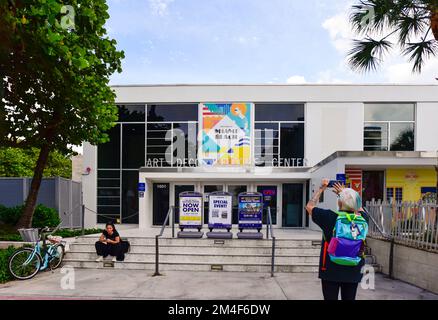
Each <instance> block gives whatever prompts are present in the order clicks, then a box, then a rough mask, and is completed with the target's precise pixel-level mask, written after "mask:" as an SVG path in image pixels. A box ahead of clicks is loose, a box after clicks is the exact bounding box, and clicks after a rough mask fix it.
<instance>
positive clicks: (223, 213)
mask: <svg viewBox="0 0 438 320" xmlns="http://www.w3.org/2000/svg"><path fill="white" fill-rule="evenodd" d="M232 201H233V197H232V195H231V194H230V193H226V192H213V193H211V194H210V196H209V212H208V227H209V228H212V229H231V227H232V225H231V216H232V213H233V207H232Z"/></svg>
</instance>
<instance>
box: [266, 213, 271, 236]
mask: <svg viewBox="0 0 438 320" xmlns="http://www.w3.org/2000/svg"><path fill="white" fill-rule="evenodd" d="M269 211H270V210H269V207H268V209H267V212H266V213H267V215H266V220H267V221H266V222H267V223H266V239H269V227H270V224H271V217H270V214H269V213H270V212H269Z"/></svg>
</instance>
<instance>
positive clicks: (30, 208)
mask: <svg viewBox="0 0 438 320" xmlns="http://www.w3.org/2000/svg"><path fill="white" fill-rule="evenodd" d="M49 153H50V149H49V145H48V144H45V145H44V146H43V147H42V148H41V150H40V154H39V156H38V160H37V163H36V167H35V170H34V173H33V178H32V183H31V185H30V190H29V194H28V195H27V199H26V204H25V206H24V209H23V213H22V214H21V217H20V220H18V222H17V225H16V229H20V228H31V227H32V218H33V213H34V211H35V207H36V201H37V197H38V191H39V189H40V186H41V180H42V178H43V172H44V169H45V167H46V165H47V161H48V158H49Z"/></svg>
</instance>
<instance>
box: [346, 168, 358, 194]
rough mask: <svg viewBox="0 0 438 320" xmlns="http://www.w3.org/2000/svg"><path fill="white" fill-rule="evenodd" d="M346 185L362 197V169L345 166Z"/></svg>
mask: <svg viewBox="0 0 438 320" xmlns="http://www.w3.org/2000/svg"><path fill="white" fill-rule="evenodd" d="M345 176H346V186H347V187H349V188H352V189H353V190H356V192H357V193H359V195H360V196H361V197H362V169H352V168H345Z"/></svg>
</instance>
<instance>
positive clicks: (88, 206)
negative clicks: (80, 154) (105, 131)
mask: <svg viewBox="0 0 438 320" xmlns="http://www.w3.org/2000/svg"><path fill="white" fill-rule="evenodd" d="M83 148H84V159H83V165H82V167H83V169H84V173H85V170H86V169H87V168H90V169H91V171H90V174H88V175H83V176H82V195H83V200H84V205H85V218H84V224H85V228H94V227H95V226H96V223H97V216H96V212H97V147H96V146H92V145H91V144H89V143H88V142H85V143H84V144H83Z"/></svg>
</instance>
